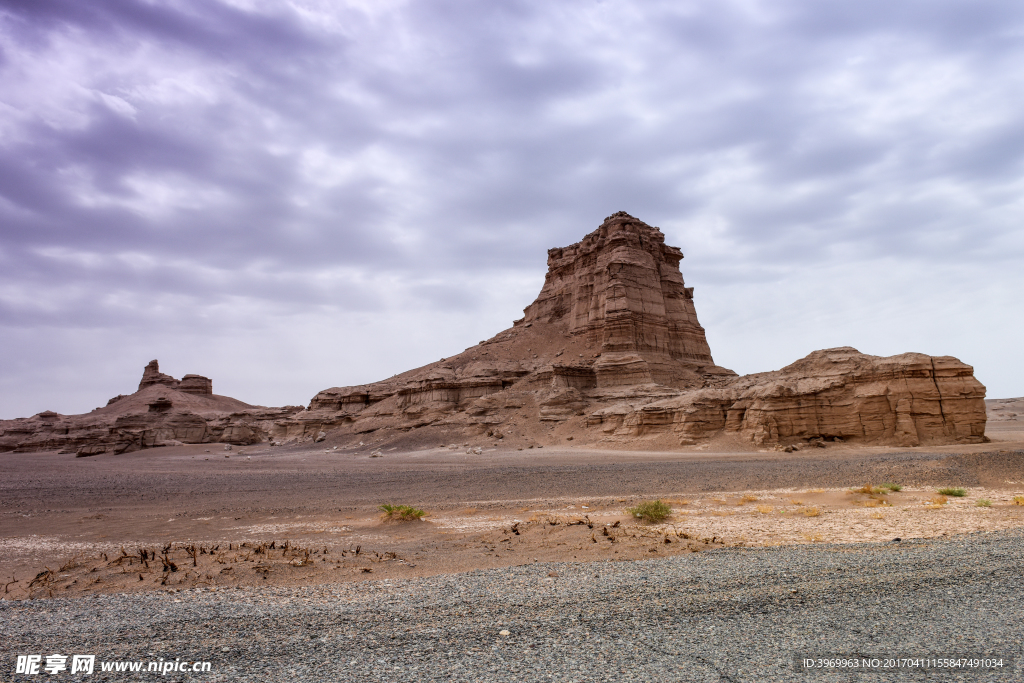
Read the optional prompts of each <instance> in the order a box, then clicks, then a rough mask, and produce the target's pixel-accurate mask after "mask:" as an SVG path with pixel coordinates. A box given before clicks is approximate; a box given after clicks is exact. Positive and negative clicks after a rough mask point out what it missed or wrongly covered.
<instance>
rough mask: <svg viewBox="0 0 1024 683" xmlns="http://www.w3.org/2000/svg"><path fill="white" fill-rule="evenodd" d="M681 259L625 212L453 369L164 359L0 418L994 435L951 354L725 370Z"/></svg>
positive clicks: (252, 428)
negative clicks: (265, 394) (321, 378)
mask: <svg viewBox="0 0 1024 683" xmlns="http://www.w3.org/2000/svg"><path fill="white" fill-rule="evenodd" d="M682 258H683V255H682V252H681V251H680V250H679V249H677V248H675V247H671V246H668V245H666V244H665V238H664V235H663V234H662V233H661V231H660V230H658V229H657V228H655V227H651V226H649V225H647V224H646V223H644V222H643V221H640V220H638V219H636V218H633V217H632V216H630V215H629V214H626V213H624V212H619V213H616V214H614V215H612V216H609V217H608V218H606V219H605V221H604V222H603V223H602V224H601V226H600V227H599V228H598V229H597V230H595V231H594V232H592V233H590V234H589V235H587V236H586V237H585V238H584V239H583V240H581V241H580V242H578V243H576V244H573V245H570V246H568V247H562V248H559V249H552V250H550V251H549V252H548V272H547V275H546V276H545V279H544V285H543V287H542V289H541V292H540V294H539V295H538V297H537V299H536V301H534V302H533V303H532V304H530V305H529V306H528V307H527V308H526V309H525V311H524V313H525V315H524V317H523V318H522V319H520V320H516V321H515V322H514V323H513V324H512V326H511V327H510V328H508V329H505V330H503V331H501V332H499V333H498V334H496V335H495V336H493V337H491V338H490V339H487V340H484V341H481V342H480V343H479V344H477V345H475V346H472V347H470V348H468V349H466V350H465V351H463V352H462V353H459V354H457V355H454V356H452V357H450V358H442V359H441V360H439V361H437V362H436V363H431V364H430V365H427V366H424V367H421V368H417V369H415V370H410V371H408V372H405V373H403V374H401V375H397V376H395V377H392V378H391V379H388V380H385V381H383V382H376V383H373V384H367V385H361V386H352V387H334V388H331V389H325V390H324V391H321V392H319V393H318V394H317V395H316V396H314V397H313V399H312V400H311V401H310V403H309V406H308V408H307V409H305V410H303V409H301V408H294V407H292V408H288V407H286V408H259V407H254V406H249V405H246V404H244V403H241V402H240V401H235V400H234V399H229V398H227V397H222V396H216V395H214V394H213V386H212V382H211V381H210V380H209V379H207V378H205V377H201V376H199V375H186V376H185V377H184V378H182V379H181V380H180V381H179V380H176V379H174V378H173V377H171V376H169V375H165V374H163V373H161V372H160V368H159V364H158V363H157V361H155V360H154V361H152V362H151V363H150V364H149V365H147V366H146V369H145V371H144V373H143V377H142V381H141V382H140V384H139V391H138V392H136V393H135V394H132V395H131V396H118V397H116V398H114V399H111V401H110V403H109V404H108V405H107V406H106V407H105V408H98V409H96V410H94V411H93V412H92V413H89V414H88V415H79V416H71V417H65V416H62V415H57V414H56V413H50V412H47V413H40V414H39V415H36V416H35V417H32V418H27V419H22V420H11V421H6V422H0V450H11V449H13V448H17V449H19V450H42V449H51V448H65V449H68V448H72V449H78V450H79V452H81V453H82V454H89V453H93V452H102V451H105V450H112V451H115V452H117V451H123V450H132V449H135V448H142V447H148V446H153V445H159V444H161V443H170V442H177V441H181V442H185V443H206V442H213V441H222V442H228V443H239V444H241V443H255V442H260V441H266V440H271V441H272V442H276V443H300V442H304V441H321V440H323V439H325V438H326V439H331V440H332V441H333V442H334V443H341V444H343V443H345V442H346V441H351V442H353V443H356V444H358V443H359V442H360V440H362V439H366V438H372V440H373V441H374V442H375V443H380V442H382V441H386V440H388V439H399V438H406V437H410V434H412V435H417V434H418V435H423V436H422V439H421V440H420V442H423V443H427V442H430V441H433V442H434V443H435V445H436V442H437V440H439V439H440V440H445V441H450V440H466V439H479V440H481V441H482V440H483V439H484V438H485V437H486V439H488V440H490V439H495V440H503V443H505V444H508V445H516V444H518V445H520V446H526V445H528V444H529V445H535V444H536V445H541V444H550V443H565V440H566V439H569V438H572V439H574V440H577V441H576V443H577V444H590V445H600V444H608V445H609V446H612V447H616V448H624V447H625V448H645V447H651V448H671V447H674V446H681V445H692V444H698V443H704V442H707V441H710V440H716V439H726V440H729V442H730V444H733V445H737V447H741V446H742V444H747V445H748V446H749V447H751V448H755V447H764V446H766V445H776V446H779V445H791V444H798V443H808V442H813V443H815V444H818V445H820V444H823V443H826V442H835V441H838V440H841V441H848V442H855V443H863V444H888V445H897V446H915V445H923V444H939V443H970V442H978V441H983V440H984V439H985V436H984V434H985V423H986V415H985V404H984V396H985V387H984V386H982V385H981V383H980V382H978V381H977V380H976V379H975V378H974V371H973V369H972V368H971V366H969V365H966V364H964V363H961V362H960V361H958V360H957V359H955V358H951V357H948V356H943V357H931V356H925V355H922V354H913V353H909V354H903V355H900V356H892V357H889V358H880V357H876V356H868V355H865V354H862V353H860V352H858V351H856V350H855V349H851V348H838V349H827V350H824V351H816V352H814V353H812V354H811V355H809V356H807V357H806V358H804V359H802V360H800V361H797V362H796V363H793V364H792V365H790V366H787V367H785V368H783V369H782V370H778V371H775V372H767V373H760V374H756V375H748V376H745V377H737V376H736V373H734V372H732V371H731V370H727V369H725V368H722V367H719V366H717V365H715V363H714V361H713V359H712V356H711V350H710V349H709V348H708V343H707V340H706V338H705V335H704V329H703V328H702V327H701V326H700V323H699V322H698V321H697V313H696V309H695V307H694V298H693V289H692V288H688V287H686V286H685V283H684V281H683V276H682V273H681V272H680V270H679V263H680V260H681V259H682ZM371 434H372V437H369V436H368V435H371ZM414 441H415V439H414ZM406 443H408V441H406Z"/></svg>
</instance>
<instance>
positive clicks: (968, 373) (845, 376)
mask: <svg viewBox="0 0 1024 683" xmlns="http://www.w3.org/2000/svg"><path fill="white" fill-rule="evenodd" d="M984 398H985V387H984V386H983V385H982V384H981V383H980V382H979V381H978V380H976V379H975V378H974V370H973V368H971V366H969V365H966V364H965V363H961V362H960V361H958V360H957V359H956V358H952V357H950V356H941V357H932V356H926V355H924V354H920V353H905V354H902V355H899V356H891V357H888V358H880V357H877V356H868V355H865V354H862V353H860V352H859V351H857V350H856V349H852V348H849V347H844V348H836V349H826V350H824V351H815V352H814V353H812V354H810V355H809V356H807V357H806V358H803V359H802V360H799V361H797V362H796V363H793V364H792V365H789V366H787V367H785V368H783V369H782V370H777V371H775V372H766V373H760V374H756V375H747V376H745V377H741V378H739V379H737V380H735V381H733V382H730V383H729V384H727V385H725V386H721V387H716V388H709V389H700V390H697V391H692V392H687V393H685V394H682V395H680V396H676V397H672V398H669V399H666V400H662V401H653V402H650V403H647V404H645V405H643V406H641V407H638V408H635V409H634V408H633V407H632V406H621V405H620V406H611V407H609V408H607V409H604V410H600V411H596V412H595V413H593V414H591V415H590V416H589V417H588V423H589V424H590V425H591V426H595V427H599V428H601V429H602V430H603V431H604V432H605V433H609V434H614V435H618V436H633V437H636V436H644V435H652V434H672V435H673V436H675V437H676V439H677V440H678V441H679V442H680V443H684V444H686V443H696V442H697V441H699V440H701V439H707V438H711V437H715V436H719V435H723V434H729V433H732V434H736V435H741V436H742V437H744V438H746V439H749V440H751V441H752V442H754V443H755V444H759V445H761V444H775V443H798V442H800V441H811V440H819V439H820V440H822V441H836V440H842V441H850V442H860V443H877V444H892V445H897V446H919V445H926V444H942V443H971V442H980V441H983V440H984V437H985V421H986V418H985V414H984V413H985V403H984Z"/></svg>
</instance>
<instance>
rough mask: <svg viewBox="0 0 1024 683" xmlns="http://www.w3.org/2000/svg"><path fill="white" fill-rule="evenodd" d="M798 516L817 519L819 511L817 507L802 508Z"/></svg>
mask: <svg viewBox="0 0 1024 683" xmlns="http://www.w3.org/2000/svg"><path fill="white" fill-rule="evenodd" d="M800 514H801V515H803V516H804V517H817V516H818V515H820V514H821V510H819V509H818V507H817V506H815V507H812V508H804V509H803V510H801V511H800Z"/></svg>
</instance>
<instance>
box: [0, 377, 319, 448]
mask: <svg viewBox="0 0 1024 683" xmlns="http://www.w3.org/2000/svg"><path fill="white" fill-rule="evenodd" d="M298 411H301V408H299V407H291V408H262V407H259V406H251V405H249V404H247V403H243V402H241V401H238V400H236V399H233V398H229V397H227V396H217V395H215V394H214V393H213V383H212V382H211V381H210V380H209V379H208V378H206V377H202V376H200V375H185V376H184V377H183V378H182V379H181V380H180V381H179V380H177V379H175V378H174V377H171V376H170V375H165V374H163V373H162V372H160V366H159V364H158V363H157V361H155V360H154V361H150V363H149V364H148V365H147V366H146V368H145V370H144V371H143V375H142V381H141V382H140V383H139V390H138V391H137V392H135V393H134V394H131V395H128V396H124V395H121V396H116V397H114V398H112V399H110V401H109V402H108V403H107V405H106V406H104V407H102V408H97V409H95V410H93V411H92V412H90V413H86V414H84V415H59V414H57V413H55V412H53V411H45V412H42V413H39V414H38V415H35V416H33V417H30V418H21V419H18V420H2V421H0V451H11V450H16V451H42V450H61V451H63V452H75V453H77V454H78V455H82V456H85V455H98V454H100V453H108V452H109V453H124V452H128V451H134V450H139V449H141V448H151V447H154V446H161V445H171V444H177V443H231V444H239V445H242V444H250V443H259V442H261V441H266V440H267V439H268V434H269V432H270V431H271V430H272V428H273V424H274V422H275V421H277V420H280V419H282V418H286V417H288V416H290V415H292V414H294V413H296V412H298Z"/></svg>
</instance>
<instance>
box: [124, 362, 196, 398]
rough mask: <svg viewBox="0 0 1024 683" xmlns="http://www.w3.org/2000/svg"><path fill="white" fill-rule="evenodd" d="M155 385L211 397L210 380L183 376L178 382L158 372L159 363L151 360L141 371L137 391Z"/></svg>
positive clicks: (194, 376)
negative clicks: (140, 379)
mask: <svg viewBox="0 0 1024 683" xmlns="http://www.w3.org/2000/svg"><path fill="white" fill-rule="evenodd" d="M157 384H159V385H161V386H165V387H170V388H171V389H177V390H178V391H182V392H185V393H186V394H195V395H196V396H213V381H212V380H211V379H210V378H208V377H203V376H202V375H185V376H184V377H182V378H181V380H180V381H179V380H176V379H174V378H173V377H171V376H170V375H165V374H164V373H162V372H160V363H159V361H156V360H151V361H149V363H148V364H147V365H146V367H145V369H144V370H143V371H142V381H140V382H139V391H142V390H143V389H145V388H146V387H151V386H154V385H157ZM111 400H113V399H111Z"/></svg>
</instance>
